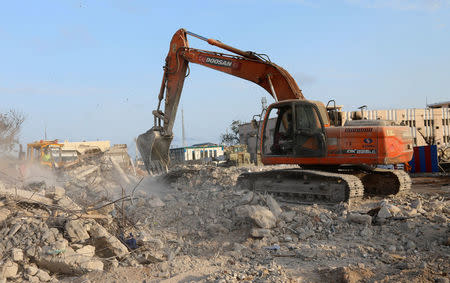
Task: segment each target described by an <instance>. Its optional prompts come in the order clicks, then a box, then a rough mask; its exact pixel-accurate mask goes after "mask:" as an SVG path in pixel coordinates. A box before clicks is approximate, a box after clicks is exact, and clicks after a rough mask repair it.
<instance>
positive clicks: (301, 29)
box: [0, 0, 450, 146]
mask: <svg viewBox="0 0 450 283" xmlns="http://www.w3.org/2000/svg"><path fill="white" fill-rule="evenodd" d="M182 27H183V28H186V29H187V30H189V31H192V32H194V33H197V34H201V35H203V36H205V37H210V38H215V39H219V40H221V41H223V42H225V43H227V44H229V45H232V46H235V47H237V48H240V49H243V50H252V51H255V52H258V53H265V54H268V55H269V56H270V58H271V60H272V61H273V62H275V63H276V64H278V65H280V66H282V67H284V68H285V69H287V70H288V71H289V72H290V73H291V74H292V75H293V77H294V78H295V79H296V80H297V83H298V84H299V86H300V88H302V90H303V93H304V95H305V97H306V98H308V99H313V100H321V101H323V102H325V103H326V102H327V101H328V100H329V99H335V100H336V101H337V102H338V104H342V105H344V106H345V109H346V110H352V109H355V108H356V107H358V106H360V105H364V104H366V105H368V106H369V109H385V108H406V107H407V108H410V107H417V108H420V107H424V106H425V101H426V99H427V100H428V102H429V103H431V102H439V101H444V100H450V0H392V1H388V0H334V1H324V0H316V1H312V0H311V1H309V0H303V1H302V0H278V1H264V0H260V1H256V0H239V1H238V0H229V1H204V2H202V1H80V0H79V1H37V0H36V1H0V43H1V44H0V66H1V67H0V97H1V104H0V110H1V111H4V110H6V109H9V108H14V109H17V110H20V111H22V112H23V113H25V114H26V116H27V120H26V122H25V124H24V127H23V132H22V136H21V139H22V143H26V142H29V141H32V140H37V139H41V138H42V137H43V132H44V126H45V125H46V127H47V134H48V137H49V138H52V139H53V138H59V139H61V140H64V139H68V140H73V141H78V140H96V139H100V140H102V139H109V140H111V141H112V142H113V143H126V144H128V145H129V146H132V145H133V138H134V137H136V136H137V135H139V134H140V133H142V132H145V131H146V130H147V129H149V128H150V127H152V125H153V118H152V115H151V111H152V110H153V109H155V107H156V104H157V94H158V91H159V85H160V82H161V77H162V66H163V64H164V59H165V56H166V54H167V51H168V47H169V41H170V39H171V37H172V34H173V33H174V32H175V31H176V30H177V29H179V28H182ZM190 45H191V46H192V47H198V48H202V49H212V50H215V49H214V48H212V47H210V46H208V45H207V44H205V43H203V42H201V41H199V40H198V39H195V38H190ZM265 95H266V93H265V91H264V90H263V89H262V88H259V87H258V86H257V85H253V84H251V83H249V82H246V81H243V80H241V79H239V78H235V77H232V76H229V75H226V74H222V73H219V72H216V71H213V70H210V69H207V68H204V67H202V66H197V65H191V74H190V76H189V77H188V78H187V79H186V81H185V87H184V91H183V94H182V98H181V104H180V106H181V105H183V107H184V115H185V128H186V135H187V138H188V139H187V142H188V143H189V144H193V143H198V142H207V141H209V142H218V141H219V136H220V134H221V133H223V132H225V130H226V128H227V127H228V125H229V124H230V122H231V121H232V120H233V119H240V120H244V121H248V120H250V119H251V118H252V116H253V115H254V114H257V113H259V111H260V100H261V97H262V96H265ZM267 97H268V101H269V103H271V102H273V100H272V98H270V97H269V96H267ZM180 114H181V112H179V115H178V116H177V122H176V124H175V128H174V132H175V140H174V144H175V145H178V146H179V145H181V122H180V121H181V119H180V118H181V115H180Z"/></svg>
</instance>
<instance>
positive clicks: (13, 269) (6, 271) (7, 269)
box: [0, 260, 19, 279]
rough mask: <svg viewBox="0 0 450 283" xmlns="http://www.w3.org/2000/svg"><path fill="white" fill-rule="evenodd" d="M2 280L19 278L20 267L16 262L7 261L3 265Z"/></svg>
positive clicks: (0, 275) (0, 273)
mask: <svg viewBox="0 0 450 283" xmlns="http://www.w3.org/2000/svg"><path fill="white" fill-rule="evenodd" d="M0 269H1V272H0V278H6V279H8V278H14V277H16V276H17V271H18V270H19V265H18V264H17V263H15V262H12V261H10V260H7V261H6V262H4V263H2V265H1V268H0Z"/></svg>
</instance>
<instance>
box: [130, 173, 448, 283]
mask: <svg viewBox="0 0 450 283" xmlns="http://www.w3.org/2000/svg"><path fill="white" fill-rule="evenodd" d="M246 170H247V171H249V170H254V169H253V168H211V167H208V166H207V167H203V168H201V167H196V168H192V167H185V168H179V169H177V170H176V171H172V172H171V173H169V175H168V176H166V177H165V178H166V179H165V180H166V181H168V182H169V184H170V187H171V189H170V188H168V189H167V190H166V191H165V194H163V195H158V196H156V195H152V194H151V193H145V192H141V197H142V202H138V203H136V204H135V205H130V206H128V207H127V215H128V216H129V217H130V218H131V219H133V221H135V223H137V225H138V227H139V229H138V230H140V231H145V233H146V234H147V235H151V239H150V241H151V242H153V243H155V246H158V247H159V249H160V255H161V256H160V258H161V259H163V260H169V261H170V260H171V258H172V256H173V257H178V256H186V255H189V256H191V257H209V258H210V261H211V262H213V264H216V265H218V266H220V267H221V268H220V270H219V271H217V272H216V273H213V274H211V275H210V276H209V277H208V280H212V281H215V280H216V281H217V282H222V281H223V280H225V281H223V282H233V280H236V281H238V280H259V279H261V278H262V277H261V276H260V274H262V273H261V272H263V273H264V274H266V275H267V276H269V275H270V274H272V275H273V274H277V275H274V276H275V277H270V276H272V275H270V276H269V277H267V276H266V279H267V280H268V281H271V282H272V281H279V282H286V281H288V279H289V278H291V279H292V278H304V279H305V280H312V281H313V282H316V281H315V280H317V281H320V280H323V278H325V277H324V276H322V275H321V274H322V273H324V272H325V271H324V270H325V268H328V269H326V272H325V273H327V274H328V275H327V276H328V277H326V278H330V276H334V278H335V279H336V278H341V277H346V278H347V277H348V278H360V277H361V276H362V277H361V278H368V277H371V278H372V279H373V280H388V281H389V280H391V279H389V278H391V277H390V276H393V277H392V278H395V276H399V277H401V276H402V274H408V276H410V277H411V278H422V277H423V278H425V277H426V278H428V279H429V280H431V281H434V280H435V279H439V278H445V277H447V276H448V274H447V270H448V269H449V267H450V266H449V263H448V262H450V261H449V254H450V253H449V252H450V247H449V231H450V230H449V216H450V214H449V212H450V209H449V204H450V201H449V200H448V199H446V198H443V197H442V196H439V195H425V194H417V193H414V192H411V193H408V194H404V195H398V196H393V197H391V198H386V199H382V198H370V199H363V200H361V201H358V202H355V203H352V205H351V206H348V204H338V205H297V204H288V203H281V202H280V203H279V202H278V201H277V200H276V199H274V198H273V197H271V196H268V195H261V194H258V193H256V192H252V191H240V190H238V189H237V188H235V187H234V186H233V182H235V180H236V179H235V176H236V175H238V174H239V173H238V172H242V171H246ZM256 170H258V169H256ZM169 177H170V178H169ZM221 180H224V181H223V183H222V181H221ZM155 200H156V201H155ZM155 204H157V205H155ZM146 208H150V209H148V210H146ZM155 252H157V251H156V250H155ZM270 264H275V265H276V266H278V267H279V269H278V267H276V268H272V269H270V268H268V266H270ZM330 266H331V267H330ZM258 270H260V271H261V270H269V271H270V270H273V272H274V271H275V270H277V272H276V273H273V272H272V271H271V272H269V273H267V272H268V271H261V272H259V273H258V272H257V271H258ZM413 270H416V271H417V270H418V271H417V272H416V273H414V272H412V271H413ZM169 272H170V274H171V276H174V275H176V274H179V273H180V272H182V271H181V270H179V269H178V268H177V267H175V268H173V269H171V270H170V271H169ZM347 273H348V274H347ZM358 274H359V275H358ZM387 274H391V275H389V276H388V275H387ZM258 276H259V277H258ZM358 276H359V277H358ZM245 278H247V279H245ZM250 278H252V279H250ZM275 278H278V279H275ZM336 280H337V279H336ZM349 282H350V281H349ZM351 282H355V281H351Z"/></svg>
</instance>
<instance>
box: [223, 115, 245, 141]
mask: <svg viewBox="0 0 450 283" xmlns="http://www.w3.org/2000/svg"><path fill="white" fill-rule="evenodd" d="M241 124H242V122H241V121H240V120H233V122H231V125H230V130H231V133H230V132H229V131H228V129H227V131H226V133H225V134H221V135H220V142H221V143H222V144H225V145H234V144H239V143H240V139H239V125H241Z"/></svg>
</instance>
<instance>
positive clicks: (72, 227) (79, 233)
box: [65, 220, 90, 242]
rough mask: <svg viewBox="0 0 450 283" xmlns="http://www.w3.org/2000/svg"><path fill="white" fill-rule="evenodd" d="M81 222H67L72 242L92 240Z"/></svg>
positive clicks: (66, 226)
mask: <svg viewBox="0 0 450 283" xmlns="http://www.w3.org/2000/svg"><path fill="white" fill-rule="evenodd" d="M83 224H84V223H83V222H82V221H81V220H70V221H67V223H66V225H65V229H66V232H67V235H68V236H69V237H70V241H72V242H83V241H85V240H87V239H89V238H90V236H89V234H88V232H87V230H86V228H85V227H84V225H83Z"/></svg>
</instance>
